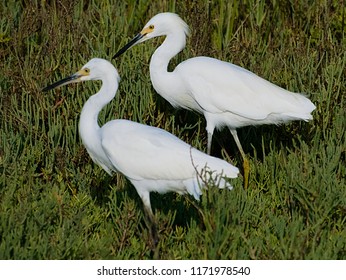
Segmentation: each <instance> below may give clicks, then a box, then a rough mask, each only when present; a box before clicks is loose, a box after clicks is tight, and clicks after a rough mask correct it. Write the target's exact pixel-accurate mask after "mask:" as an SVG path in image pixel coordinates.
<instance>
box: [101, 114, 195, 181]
mask: <svg viewBox="0 0 346 280" xmlns="http://www.w3.org/2000/svg"><path fill="white" fill-rule="evenodd" d="M102 146H103V148H104V150H105V152H106V154H107V155H108V157H109V159H110V161H111V162H112V163H113V165H114V167H115V169H116V170H118V171H119V172H121V173H123V174H124V175H125V176H127V177H129V178H130V179H134V180H141V179H150V180H185V179H188V178H191V177H193V176H194V171H195V170H194V168H193V165H192V161H191V157H190V149H191V147H190V146H189V145H188V144H186V143H185V142H183V141H182V140H180V139H179V138H177V137H175V136H174V135H172V134H170V133H168V132H166V131H164V130H162V129H158V128H155V127H151V126H146V125H142V124H139V123H135V122H131V121H126V120H115V121H112V122H109V123H107V124H106V125H105V126H103V127H102Z"/></svg>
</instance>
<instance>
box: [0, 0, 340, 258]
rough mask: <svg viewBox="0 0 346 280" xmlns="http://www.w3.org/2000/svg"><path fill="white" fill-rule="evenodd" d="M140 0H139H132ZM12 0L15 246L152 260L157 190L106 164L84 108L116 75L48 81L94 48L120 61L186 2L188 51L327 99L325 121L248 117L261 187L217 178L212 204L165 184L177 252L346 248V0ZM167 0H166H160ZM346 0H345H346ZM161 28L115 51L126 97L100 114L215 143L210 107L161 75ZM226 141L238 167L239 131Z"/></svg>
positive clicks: (9, 150)
mask: <svg viewBox="0 0 346 280" xmlns="http://www.w3.org/2000/svg"><path fill="white" fill-rule="evenodd" d="M125 2H127V3H125ZM125 2H124V1H67V0H66V1H65V0H62V1H38V0H37V1H35V0H34V1H3V2H2V3H1V4H0V69H1V71H0V122H1V123H0V174H1V177H0V259H150V258H152V257H153V254H152V252H151V250H150V246H149V243H150V242H149V233H148V229H147V228H146V226H145V223H144V220H143V211H142V204H141V201H140V199H139V197H138V195H137V193H136V191H135V190H134V188H133V187H132V186H131V184H130V183H129V182H128V181H127V180H126V179H125V178H124V177H123V176H122V175H119V174H118V175H116V176H114V177H113V178H111V177H109V176H108V175H107V174H106V173H105V172H104V171H103V170H102V169H101V168H100V167H98V166H96V165H95V164H94V163H93V162H92V161H91V159H90V158H89V156H88V154H87V153H86V151H85V149H84V147H83V146H82V144H81V141H80V138H79V136H78V129H77V128H78V118H79V113H80V111H81V108H82V106H83V103H84V102H85V100H86V99H87V98H88V97H89V96H90V93H92V92H95V91H96V90H97V89H98V88H99V86H100V83H92V82H89V83H84V84H82V85H78V86H77V85H70V86H67V87H64V88H61V89H57V90H55V91H53V92H50V93H43V92H42V91H41V89H42V88H43V87H44V86H46V85H47V84H49V83H52V82H53V81H56V80H58V79H61V78H63V77H65V76H67V75H69V74H71V73H74V72H75V71H77V70H78V69H79V68H80V67H81V66H82V65H83V64H85V63H86V62H87V61H88V60H89V59H91V58H92V57H102V58H106V59H110V58H111V57H112V55H113V54H114V53H115V52H116V51H117V50H118V49H119V47H120V46H122V45H124V44H125V43H126V42H127V41H128V40H129V39H130V38H132V36H133V35H135V34H136V33H137V32H138V31H140V30H141V28H142V26H143V24H145V22H146V21H147V20H149V18H150V17H151V16H153V15H155V14H156V13H158V12H162V11H174V12H177V13H178V14H179V15H181V16H182V17H183V18H184V19H185V20H186V21H187V22H188V24H189V25H190V27H191V31H192V34H191V37H190V38H189V40H188V43H187V47H186V49H185V50H184V51H183V52H182V53H181V54H179V55H178V56H177V58H175V59H174V60H173V61H172V65H171V67H172V68H173V67H174V66H175V65H176V64H177V63H179V62H180V61H182V60H184V59H186V58H188V57H191V56H194V55H210V56H213V57H216V58H221V59H223V60H226V61H230V62H233V63H236V64H238V65H241V66H243V67H245V68H247V69H249V70H251V71H253V72H255V73H257V74H258V75H260V76H262V77H264V78H266V79H268V80H270V81H272V82H274V83H276V84H278V85H280V86H282V87H284V88H287V89H289V90H292V91H296V92H304V93H306V94H307V95H308V96H309V98H311V100H312V101H313V102H314V103H315V104H316V106H317V108H316V110H315V111H314V113H313V115H314V120H313V121H312V122H309V123H301V122H293V123H291V124H288V125H284V126H279V127H277V126H262V127H246V128H243V129H240V130H239V135H240V138H241V141H242V143H243V147H244V149H245V151H246V153H247V154H248V155H249V157H250V165H251V173H250V186H249V189H248V190H246V191H245V190H243V188H242V179H241V178H239V179H238V180H235V181H234V185H235V189H234V190H233V191H226V190H219V189H217V188H213V187H212V186H211V187H210V189H209V191H208V192H206V193H205V194H204V195H203V197H202V200H201V202H193V200H192V198H190V199H187V198H186V197H184V196H179V195H176V194H166V195H159V194H152V204H153V208H154V211H155V215H156V217H157V220H158V223H159V231H160V237H161V239H160V242H159V245H158V251H159V253H158V257H159V258H162V259H346V229H345V228H346V182H345V174H346V164H345V161H346V160H345V155H346V137H345V127H346V114H345V108H346V101H345V92H346V80H345V74H346V73H345V65H346V47H345V46H346V45H345V44H346V40H345V23H346V20H345V11H346V7H345V5H344V4H343V3H340V1H337V0H335V1H313V3H312V4H308V1H274V0H271V1H270V0H267V1H254V0H253V1H250V0H247V1H233V2H232V1H231V2H230V3H232V4H225V2H224V1H221V0H220V1H206V0H205V1H203V0H198V1H172V0H167V1H125ZM157 2H160V3H157ZM341 2H342V1H341ZM160 42H161V40H160V39H157V40H152V41H150V42H147V43H145V44H142V45H139V46H137V47H134V48H132V49H131V50H130V51H128V52H127V53H126V54H124V55H123V56H122V57H121V58H120V59H117V60H115V61H112V62H113V63H114V64H115V65H116V66H117V68H118V69H119V72H120V75H121V78H122V80H121V84H120V88H119V92H118V95H117V97H116V98H115V100H114V101H113V102H111V104H109V105H108V106H107V108H106V109H105V110H104V111H103V112H102V113H101V116H100V122H101V123H104V122H106V121H108V120H111V119H114V118H124V119H131V120H134V121H138V122H141V123H146V124H149V125H153V126H157V127H161V128H164V129H166V130H168V131H170V132H171V133H173V134H175V135H177V136H178V137H180V138H181V139H183V140H184V141H186V142H188V143H190V144H192V145H193V146H195V147H197V148H199V149H201V150H204V151H205V150H206V142H207V136H206V132H205V129H204V128H205V120H204V119H203V117H202V116H199V115H197V114H194V113H192V112H187V111H183V110H182V111H175V110H174V109H172V107H171V106H170V105H169V104H168V103H167V102H166V101H164V100H163V99H162V98H161V97H159V96H158V95H157V94H156V93H155V91H154V89H153V88H152V86H151V83H150V78H149V72H148V71H149V67H148V64H149V60H150V56H151V54H152V53H153V50H154V49H155V48H156V47H157V46H158V45H159V44H160ZM214 139H216V140H214V142H213V153H214V154H215V155H217V156H220V157H224V158H226V159H227V160H229V161H231V162H232V163H233V164H236V165H238V166H240V165H241V157H240V155H239V153H238V150H237V149H236V146H235V144H234V143H233V140H232V137H231V135H230V134H229V133H228V132H227V131H226V130H224V131H221V132H217V133H216V134H215V138H214Z"/></svg>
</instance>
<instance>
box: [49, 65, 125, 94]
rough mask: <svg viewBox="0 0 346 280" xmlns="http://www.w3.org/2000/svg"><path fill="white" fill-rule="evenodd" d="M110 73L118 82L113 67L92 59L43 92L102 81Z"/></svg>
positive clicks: (117, 75)
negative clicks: (65, 86) (74, 84)
mask: <svg viewBox="0 0 346 280" xmlns="http://www.w3.org/2000/svg"><path fill="white" fill-rule="evenodd" d="M110 71H113V72H114V75H115V76H116V78H117V80H118V81H119V74H118V72H117V70H116V69H115V67H114V66H113V65H112V64H111V63H110V62H109V61H107V60H105V59H101V58H93V59H91V60H90V61H89V62H88V63H87V64H85V65H84V66H83V67H82V68H81V69H80V70H79V71H78V72H76V73H74V74H72V75H71V76H69V77H67V78H65V79H62V80H60V81H58V82H55V83H53V84H51V85H49V86H47V87H45V88H44V89H43V91H48V90H51V89H54V88H56V87H60V86H63V85H67V84H72V83H79V82H83V81H90V80H102V79H103V78H104V77H105V76H107V75H109V72H110Z"/></svg>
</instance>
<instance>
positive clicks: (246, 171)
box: [243, 158, 250, 190]
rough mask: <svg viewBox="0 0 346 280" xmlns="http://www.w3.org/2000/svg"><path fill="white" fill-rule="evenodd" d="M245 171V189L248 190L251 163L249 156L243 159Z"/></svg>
mask: <svg viewBox="0 0 346 280" xmlns="http://www.w3.org/2000/svg"><path fill="white" fill-rule="evenodd" d="M243 172H244V189H245V190H246V189H247V187H248V185H249V174H250V163H249V161H248V159H247V158H245V159H244V161H243Z"/></svg>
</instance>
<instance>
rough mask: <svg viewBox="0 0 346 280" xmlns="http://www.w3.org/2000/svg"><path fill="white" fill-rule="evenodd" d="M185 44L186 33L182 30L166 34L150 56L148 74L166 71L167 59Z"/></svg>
mask: <svg viewBox="0 0 346 280" xmlns="http://www.w3.org/2000/svg"><path fill="white" fill-rule="evenodd" d="M185 44H186V35H185V33H184V32H183V31H182V32H177V33H170V34H168V35H167V36H166V39H165V40H164V42H163V43H162V45H161V46H160V47H158V48H157V49H156V51H155V52H154V54H153V55H152V57H151V61H150V75H157V74H164V73H168V71H167V68H168V64H169V61H170V60H171V59H172V57H174V56H175V55H177V54H178V53H179V52H180V51H181V50H182V49H183V48H184V47H185Z"/></svg>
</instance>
